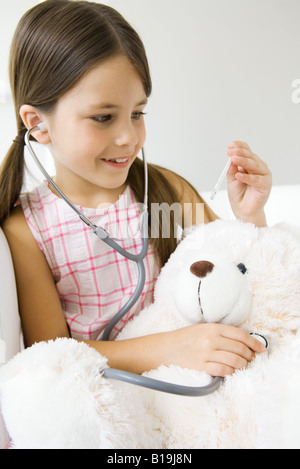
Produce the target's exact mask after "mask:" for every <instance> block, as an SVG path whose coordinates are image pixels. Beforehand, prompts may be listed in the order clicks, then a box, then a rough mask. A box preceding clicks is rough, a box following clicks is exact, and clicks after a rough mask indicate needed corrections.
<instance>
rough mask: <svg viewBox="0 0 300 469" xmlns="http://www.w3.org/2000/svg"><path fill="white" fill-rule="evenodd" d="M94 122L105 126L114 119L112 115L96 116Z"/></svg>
mask: <svg viewBox="0 0 300 469" xmlns="http://www.w3.org/2000/svg"><path fill="white" fill-rule="evenodd" d="M92 119H93V120H94V121H96V122H99V123H100V124H105V123H106V122H109V121H110V120H111V119H112V115H111V114H102V115H100V116H95V117H93V118H92Z"/></svg>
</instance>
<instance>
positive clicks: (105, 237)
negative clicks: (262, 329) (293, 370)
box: [24, 122, 223, 396]
mask: <svg viewBox="0 0 300 469" xmlns="http://www.w3.org/2000/svg"><path fill="white" fill-rule="evenodd" d="M38 130H39V131H41V132H45V131H46V128H45V125H44V123H43V122H41V123H40V124H38V125H37V126H35V127H33V128H31V129H29V130H28V131H27V132H26V134H25V137H24V139H25V145H26V147H27V149H28V151H29V153H30V155H31V156H32V158H33V160H34V161H35V163H36V165H37V166H38V168H39V170H40V171H41V172H42V174H43V175H44V177H45V178H46V180H47V181H48V183H49V184H50V185H51V186H52V187H53V189H54V190H55V191H56V192H57V193H58V194H59V195H60V197H61V198H62V199H63V200H64V201H65V202H66V203H67V204H68V205H69V206H70V207H71V209H72V210H73V211H74V212H75V213H76V214H77V215H78V216H79V218H80V219H81V220H82V221H83V223H85V224H86V225H87V226H88V227H90V228H91V229H92V230H93V233H95V235H96V236H97V237H98V238H99V239H101V240H102V241H103V242H104V243H106V244H107V245H108V246H110V247H111V248H113V249H114V250H115V251H117V252H118V253H119V254H121V255H122V256H123V257H125V258H126V259H129V260H131V261H133V262H135V263H136V265H137V268H138V282H137V286H136V289H135V291H134V293H133V294H132V296H131V298H130V299H129V300H128V301H127V302H126V304H125V305H124V306H123V307H122V308H121V309H120V311H119V312H118V313H117V314H116V315H115V316H114V317H113V318H112V320H111V321H110V322H109V323H108V325H107V326H106V328H105V330H104V333H103V336H102V340H109V336H110V333H111V331H112V329H113V328H114V327H115V325H116V324H117V323H118V322H119V321H120V320H121V319H122V318H123V317H124V316H125V314H126V313H128V311H129V310H130V309H131V308H132V307H133V306H134V304H135V303H136V301H137V300H138V299H139V298H140V296H141V293H142V291H143V288H144V285H145V280H146V271H145V266H144V262H143V261H144V259H145V257H146V254H147V251H148V245H149V240H148V165H147V160H146V156H145V151H144V149H142V157H143V162H144V207H143V211H142V213H141V219H142V223H141V235H142V249H141V251H140V252H139V254H132V253H130V252H128V251H126V250H125V249H123V248H122V247H121V246H120V245H119V244H118V243H117V242H116V241H115V240H114V239H112V238H111V237H110V236H109V233H108V232H107V231H106V230H105V229H104V228H102V227H101V226H97V225H95V224H94V223H93V222H92V221H91V220H90V219H89V218H88V217H87V216H86V215H85V214H84V213H82V212H81V211H80V210H79V208H78V207H77V206H76V205H74V204H73V203H72V202H71V200H70V199H69V198H68V197H67V196H66V195H65V194H64V193H63V192H62V191H61V190H60V189H59V187H58V186H57V185H56V184H55V182H54V181H53V179H52V178H51V176H50V175H49V174H48V172H47V171H46V169H45V168H44V166H43V165H42V164H41V162H40V160H39V158H38V157H37V155H36V153H35V151H34V150H33V148H32V145H31V143H30V136H31V134H32V133H33V132H36V131H38ZM103 376H105V377H106V378H110V379H117V380H119V381H126V382H128V383H131V384H135V385H138V386H142V387H146V388H150V389H154V390H157V391H162V392H167V393H171V394H179V395H183V396H205V395H207V394H210V393H212V392H213V391H215V390H216V389H217V388H218V387H219V386H220V384H221V382H222V380H223V379H222V378H220V377H215V378H212V381H211V383H210V384H208V385H207V386H200V387H191V386H181V385H177V384H172V383H166V382H164V381H159V380H155V379H152V378H148V377H146V376H141V375H137V374H134V373H129V372H127V371H122V370H116V369H113V368H106V369H104V370H103Z"/></svg>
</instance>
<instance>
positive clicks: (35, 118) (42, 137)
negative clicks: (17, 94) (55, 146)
mask: <svg viewBox="0 0 300 469" xmlns="http://www.w3.org/2000/svg"><path fill="white" fill-rule="evenodd" d="M20 116H21V119H22V121H23V122H24V125H25V126H26V127H27V129H32V128H33V127H36V126H37V125H38V124H40V123H41V122H42V121H43V119H42V117H41V114H40V111H38V110H37V109H36V108H35V107H34V106H30V105H29V104H23V106H21V108H20ZM43 123H44V127H45V131H41V130H37V131H36V132H33V134H32V135H33V136H34V138H35V139H36V140H37V141H38V142H39V143H43V144H47V143H50V142H51V139H50V136H49V132H48V130H47V126H46V124H45V122H43Z"/></svg>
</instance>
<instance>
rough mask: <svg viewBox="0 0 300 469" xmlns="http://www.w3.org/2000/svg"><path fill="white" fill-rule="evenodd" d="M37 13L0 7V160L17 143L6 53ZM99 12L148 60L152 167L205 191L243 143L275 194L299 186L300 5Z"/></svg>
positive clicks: (263, 1) (155, 4)
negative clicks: (265, 168)
mask: <svg viewBox="0 0 300 469" xmlns="http://www.w3.org/2000/svg"><path fill="white" fill-rule="evenodd" d="M36 3H37V2H36V1H30V0H10V2H1V5H0V83H1V84H2V86H0V119H1V130H0V137H1V139H0V160H1V159H2V158H3V157H4V154H5V152H6V151H7V149H8V147H9V145H10V141H11V140H12V139H13V138H14V137H15V133H16V127H15V120H14V110H13V106H12V102H11V99H10V97H9V87H8V82H7V62H8V51H9V45H10V41H11V37H12V34H13V31H14V29H15V27H16V25H17V21H18V20H19V18H20V17H21V15H22V14H23V13H24V12H25V11H26V10H27V9H28V8H30V7H32V6H33V5H35V4H36ZM103 3H106V4H108V5H111V6H113V7H115V8H116V9H118V10H119V11H120V12H121V13H122V14H123V15H124V16H125V17H126V19H127V20H128V21H129V22H130V23H131V24H132V25H133V26H134V27H135V28H136V29H137V31H138V32H139V34H140V36H141V37H142V39H143V41H144V44H145V47H146V50H147V53H148V58H149V62H150V67H151V72H152V79H153V94H152V97H151V99H150V103H149V106H148V109H147V111H148V115H147V117H146V121H147V134H148V135H147V146H146V150H147V155H148V160H149V161H151V162H155V163H159V164H161V165H163V166H166V167H168V168H170V169H173V170H175V171H176V172H178V173H180V174H181V175H183V176H185V177H186V178H187V179H188V180H189V181H190V182H192V184H194V185H195V186H196V188H197V189H198V190H199V191H203V190H210V189H212V187H213V186H214V184H215V182H216V180H217V178H218V176H219V174H220V172H221V170H222V169H223V166H224V165H225V162H226V148H227V145H228V143H230V142H231V141H232V140H235V139H239V140H244V141H247V142H248V143H249V145H250V146H251V147H252V149H253V150H254V151H255V152H256V153H257V154H259V155H260V156H261V157H262V158H263V159H265V160H266V161H267V163H268V164H269V166H270V168H271V169H272V172H273V177H274V183H275V184H298V183H299V182H300V158H299V156H300V142H299V122H300V119H299V117H300V103H298V104H297V103H295V102H293V101H292V93H293V91H296V90H295V89H293V87H292V84H293V82H294V80H296V79H299V78H300V24H299V21H300V1H299V0H186V1H182V0H110V1H104V2H103ZM95 40H96V38H95ZM3 82H5V88H6V94H5V96H4V93H3ZM298 96H299V95H298ZM3 101H4V102H3Z"/></svg>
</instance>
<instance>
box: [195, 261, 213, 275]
mask: <svg viewBox="0 0 300 469" xmlns="http://www.w3.org/2000/svg"><path fill="white" fill-rule="evenodd" d="M213 268H214V264H212V263H211V262H209V261H198V262H194V264H192V265H191V267H190V271H191V272H192V274H194V275H196V277H199V278H204V277H206V275H207V274H209V273H210V272H211V271H212V270H213Z"/></svg>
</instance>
